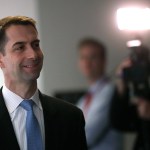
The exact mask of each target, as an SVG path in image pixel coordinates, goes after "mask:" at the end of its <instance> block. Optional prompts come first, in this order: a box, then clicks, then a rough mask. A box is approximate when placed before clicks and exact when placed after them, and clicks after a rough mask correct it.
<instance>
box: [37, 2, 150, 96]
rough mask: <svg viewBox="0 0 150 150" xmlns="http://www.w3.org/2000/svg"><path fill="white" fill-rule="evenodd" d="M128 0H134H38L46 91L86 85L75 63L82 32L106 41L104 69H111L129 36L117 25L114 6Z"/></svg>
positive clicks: (121, 54)
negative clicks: (106, 54)
mask: <svg viewBox="0 0 150 150" xmlns="http://www.w3.org/2000/svg"><path fill="white" fill-rule="evenodd" d="M129 2H130V3H133V2H135V0H126V1H123V0H122V1H120V0H113V1H110V0H86V1H85V0H42V1H40V0H39V14H40V16H39V17H40V27H41V37H42V47H43V51H44V53H45V64H44V81H43V84H44V91H45V92H46V93H47V94H51V93H53V92H54V91H55V90H59V89H75V88H83V87H85V86H86V83H85V81H84V79H83V78H82V76H81V75H80V74H79V72H78V70H77V67H76V59H77V50H76V45H77V43H78V41H79V40H80V38H82V37H84V36H95V37H97V38H99V39H101V40H102V41H104V42H105V43H106V45H107V47H108V50H109V64H108V71H110V72H111V71H112V70H114V68H115V67H116V65H117V64H118V63H119V62H120V60H121V59H122V58H123V57H125V55H126V54H127V49H126V46H125V45H126V41H127V40H128V39H130V38H131V37H130V35H128V34H126V33H125V32H121V31H119V30H118V29H117V25H116V20H115V15H116V10H117V8H119V7H122V6H125V5H127V4H130V3H129ZM137 2H138V3H139V2H141V1H140V0H137ZM143 2H144V0H143V1H142V3H143ZM145 2H148V0H147V1H145Z"/></svg>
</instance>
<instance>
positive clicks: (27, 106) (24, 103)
mask: <svg viewBox="0 0 150 150" xmlns="http://www.w3.org/2000/svg"><path fill="white" fill-rule="evenodd" d="M33 105H34V102H33V101H32V100H23V101H22V102H21V103H20V106H21V107H23V108H24V109H25V110H27V111H31V110H32V109H33Z"/></svg>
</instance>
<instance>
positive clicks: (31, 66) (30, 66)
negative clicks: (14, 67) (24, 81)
mask: <svg viewBox="0 0 150 150" xmlns="http://www.w3.org/2000/svg"><path fill="white" fill-rule="evenodd" d="M25 67H27V68H32V67H33V66H25Z"/></svg>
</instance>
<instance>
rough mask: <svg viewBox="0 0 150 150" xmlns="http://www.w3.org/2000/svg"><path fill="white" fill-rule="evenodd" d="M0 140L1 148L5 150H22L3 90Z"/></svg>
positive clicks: (0, 106)
mask: <svg viewBox="0 0 150 150" xmlns="http://www.w3.org/2000/svg"><path fill="white" fill-rule="evenodd" d="M0 140H1V147H3V148H4V150H12V149H15V150H19V149H20V148H19V145H18V142H17V138H16V135H15V132H14V129H13V125H12V122H11V119H10V116H9V113H8V110H7V108H6V105H5V102H4V98H3V95H2V88H1V89H0Z"/></svg>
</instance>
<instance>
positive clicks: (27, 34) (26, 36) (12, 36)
mask: <svg viewBox="0 0 150 150" xmlns="http://www.w3.org/2000/svg"><path fill="white" fill-rule="evenodd" d="M6 36H7V38H8V41H11V42H16V41H28V40H29V41H30V40H33V39H37V37H38V33H37V31H36V30H35V28H34V27H33V26H32V25H11V26H10V27H9V28H8V29H6Z"/></svg>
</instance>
